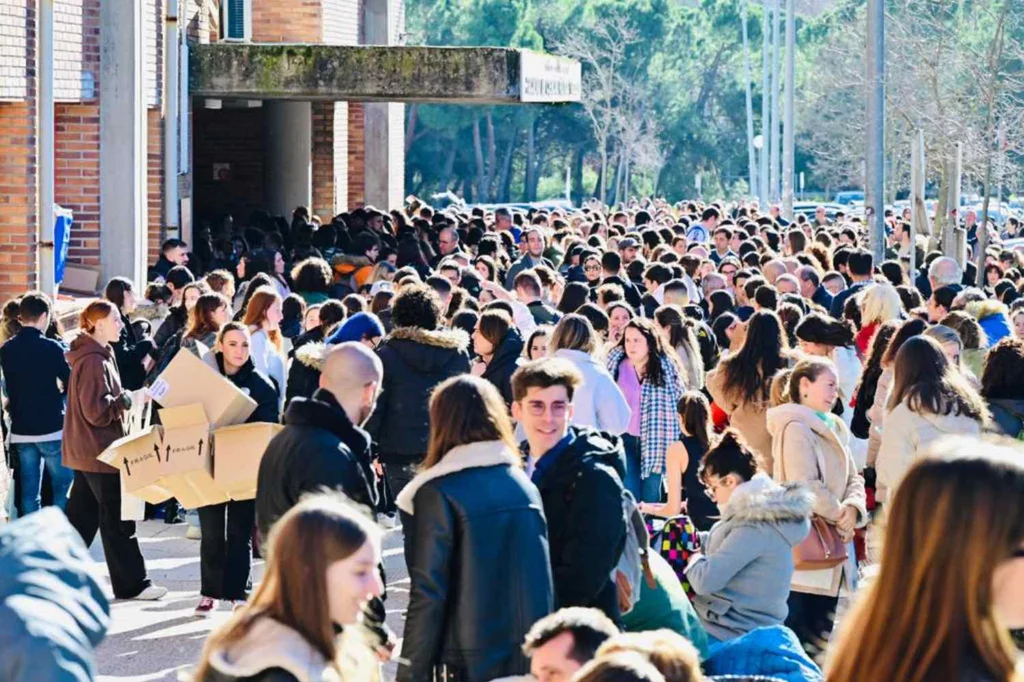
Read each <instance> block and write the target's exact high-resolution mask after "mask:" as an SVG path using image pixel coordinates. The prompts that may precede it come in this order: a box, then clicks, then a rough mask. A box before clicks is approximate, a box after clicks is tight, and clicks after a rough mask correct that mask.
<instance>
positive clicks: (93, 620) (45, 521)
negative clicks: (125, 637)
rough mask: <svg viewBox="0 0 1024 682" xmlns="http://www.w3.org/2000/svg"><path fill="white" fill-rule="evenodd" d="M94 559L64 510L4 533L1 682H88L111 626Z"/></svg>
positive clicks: (0, 547)
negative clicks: (99, 646)
mask: <svg viewBox="0 0 1024 682" xmlns="http://www.w3.org/2000/svg"><path fill="white" fill-rule="evenodd" d="M91 563H92V562H91V560H90V558H89V552H88V550H87V549H86V547H85V545H84V544H83V543H82V539H81V537H80V536H79V535H78V532H77V531H76V530H75V529H74V528H73V527H72V526H71V524H70V523H69V522H68V519H67V517H66V516H64V514H63V513H62V512H61V511H60V510H59V509H57V508H56V507H48V508H46V509H42V510H40V511H38V512H35V513H33V514H29V515H28V516H26V517H23V518H22V519H19V520H18V521H16V522H14V523H11V524H8V525H6V526H0V680H4V682H87V681H88V680H92V679H93V678H94V677H95V674H96V666H95V663H94V658H93V653H94V650H95V648H96V647H97V646H98V645H99V643H100V642H101V641H102V640H103V637H104V635H106V632H107V628H108V627H109V625H110V605H109V604H108V603H107V598H106V597H105V596H104V595H103V590H102V589H101V588H100V584H99V582H98V581H97V579H96V577H95V575H94V574H93V573H92V571H91V570H90V564H91Z"/></svg>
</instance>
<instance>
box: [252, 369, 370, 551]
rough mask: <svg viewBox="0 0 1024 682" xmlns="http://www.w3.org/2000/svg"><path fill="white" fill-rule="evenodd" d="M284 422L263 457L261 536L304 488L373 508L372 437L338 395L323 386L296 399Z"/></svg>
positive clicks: (258, 507) (258, 512)
mask: <svg viewBox="0 0 1024 682" xmlns="http://www.w3.org/2000/svg"><path fill="white" fill-rule="evenodd" d="M284 424H285V427H284V430H282V431H281V432H280V433H278V434H277V435H276V436H274V438H273V439H272V440H271V441H270V443H269V444H268V445H267V449H266V451H265V452H264V453H263V460H262V461H261V462H260V471H259V476H258V478H257V482H256V525H257V527H258V528H259V531H260V536H261V537H266V535H267V531H268V530H270V526H272V525H273V523H274V521H277V520H278V519H279V518H281V516H283V515H284V513H285V512H287V511H288V510H289V509H291V508H292V507H293V506H294V505H295V503H296V502H298V501H299V498H300V497H301V496H302V495H303V494H304V493H309V492H314V491H317V490H321V489H323V488H328V489H335V490H340V491H342V492H343V493H345V494H346V495H347V496H348V497H349V498H350V499H352V500H353V501H354V502H356V503H358V504H360V505H363V506H366V507H369V508H370V509H372V508H373V503H374V500H373V486H372V485H371V483H370V482H371V481H372V480H373V478H372V472H371V471H370V438H369V436H367V434H366V432H365V431H363V430H362V429H360V428H359V427H358V426H355V425H353V424H352V421H351V420H350V419H349V418H348V415H347V414H346V413H345V410H343V409H342V408H341V405H339V404H338V401H337V400H335V398H334V395H332V394H331V393H330V392H329V391H325V390H323V389H320V390H318V391H317V392H316V393H315V394H313V397H312V398H310V399H308V400H306V399H304V398H297V399H295V400H294V401H293V402H292V404H291V406H290V407H289V408H288V410H287V411H286V412H285V415H284Z"/></svg>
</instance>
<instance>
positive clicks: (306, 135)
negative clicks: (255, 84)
mask: <svg viewBox="0 0 1024 682" xmlns="http://www.w3.org/2000/svg"><path fill="white" fill-rule="evenodd" d="M263 109H264V119H263V126H264V127H263V142H264V144H263V149H264V152H265V157H264V158H265V162H264V178H265V182H264V186H265V187H266V197H267V210H269V211H270V213H271V214H272V215H281V216H285V217H286V218H288V219H291V215H292V211H293V210H295V207H296V206H310V205H311V204H312V202H313V144H312V142H313V113H312V107H311V105H310V103H309V102H290V101H284V100H275V101H270V100H268V101H266V102H264V103H263Z"/></svg>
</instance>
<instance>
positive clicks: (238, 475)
mask: <svg viewBox="0 0 1024 682" xmlns="http://www.w3.org/2000/svg"><path fill="white" fill-rule="evenodd" d="M283 428H284V426H282V425H281V424H269V423H266V422H258V423H255V424H239V425H238V426H226V427H224V428H223V429H217V430H216V431H215V432H214V434H213V448H214V450H213V480H214V481H215V482H216V484H217V487H218V488H220V489H221V490H223V491H224V492H225V493H227V495H228V497H230V498H231V499H232V500H251V499H253V498H255V497H256V479H257V476H258V475H259V471H260V461H262V459H263V453H264V452H265V451H266V449H267V445H268V444H269V443H270V439H271V438H273V437H274V436H275V435H277V434H278V433H280V431H281V430H282V429H283Z"/></svg>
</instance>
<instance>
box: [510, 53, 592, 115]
mask: <svg viewBox="0 0 1024 682" xmlns="http://www.w3.org/2000/svg"><path fill="white" fill-rule="evenodd" d="M519 54H520V57H519V100H520V101H522V102H579V101H580V92H581V89H582V87H581V86H582V80H583V78H582V70H581V67H580V63H579V62H577V61H574V60H572V59H566V58H564V57H555V56H552V55H547V54H538V53H536V52H530V51H528V50H523V51H522V52H520V53H519Z"/></svg>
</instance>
